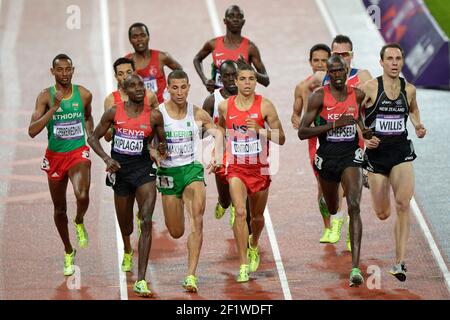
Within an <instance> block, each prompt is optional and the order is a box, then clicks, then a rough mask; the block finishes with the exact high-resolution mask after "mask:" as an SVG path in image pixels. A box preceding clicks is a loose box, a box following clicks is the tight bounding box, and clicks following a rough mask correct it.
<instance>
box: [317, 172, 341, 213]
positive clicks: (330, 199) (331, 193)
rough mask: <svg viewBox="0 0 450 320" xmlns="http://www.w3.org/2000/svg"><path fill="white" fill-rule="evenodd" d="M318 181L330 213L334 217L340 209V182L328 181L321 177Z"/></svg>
mask: <svg viewBox="0 0 450 320" xmlns="http://www.w3.org/2000/svg"><path fill="white" fill-rule="evenodd" d="M318 179H319V183H320V188H321V189H322V193H323V197H324V199H325V202H326V204H327V208H328V211H329V212H330V214H331V215H334V214H336V213H337V211H338V209H339V182H334V181H328V180H325V179H323V178H321V177H320V176H319V177H318Z"/></svg>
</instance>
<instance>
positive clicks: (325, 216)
mask: <svg viewBox="0 0 450 320" xmlns="http://www.w3.org/2000/svg"><path fill="white" fill-rule="evenodd" d="M316 181H317V203H318V204H319V211H320V213H321V216H322V219H323V225H324V227H325V228H327V229H330V228H331V225H330V220H331V217H330V214H329V212H328V208H326V212H322V211H323V209H322V208H321V204H320V202H321V201H322V198H323V192H322V189H321V188H320V183H319V178H318V177H316ZM325 206H326V204H325ZM327 213H328V214H327Z"/></svg>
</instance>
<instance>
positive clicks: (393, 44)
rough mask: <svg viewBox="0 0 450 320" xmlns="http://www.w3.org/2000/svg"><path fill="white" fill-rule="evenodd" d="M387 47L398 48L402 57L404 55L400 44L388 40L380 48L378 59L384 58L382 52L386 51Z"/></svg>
mask: <svg viewBox="0 0 450 320" xmlns="http://www.w3.org/2000/svg"><path fill="white" fill-rule="evenodd" d="M387 48H395V49H399V50H400V52H401V53H402V58H404V57H405V51H404V50H403V48H402V47H401V45H400V44H398V43H397V42H390V43H387V44H385V45H384V46H383V47H382V48H381V50H380V59H381V60H383V59H384V52H385V51H386V49H387Z"/></svg>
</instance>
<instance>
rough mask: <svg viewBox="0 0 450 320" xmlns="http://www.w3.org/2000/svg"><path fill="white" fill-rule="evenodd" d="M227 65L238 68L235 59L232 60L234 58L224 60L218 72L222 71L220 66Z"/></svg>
mask: <svg viewBox="0 0 450 320" xmlns="http://www.w3.org/2000/svg"><path fill="white" fill-rule="evenodd" d="M227 66H229V67H232V68H234V69H235V70H236V71H237V69H238V65H237V63H236V61H234V60H225V61H224V62H222V64H221V65H220V68H219V72H220V73H222V68H225V67H227Z"/></svg>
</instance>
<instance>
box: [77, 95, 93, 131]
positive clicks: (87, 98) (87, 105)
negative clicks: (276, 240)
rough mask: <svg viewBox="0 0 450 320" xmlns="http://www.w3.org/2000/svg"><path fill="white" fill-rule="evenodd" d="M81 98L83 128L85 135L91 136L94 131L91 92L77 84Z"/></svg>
mask: <svg viewBox="0 0 450 320" xmlns="http://www.w3.org/2000/svg"><path fill="white" fill-rule="evenodd" d="M78 89H79V90H80V95H81V98H82V99H83V100H84V101H83V105H84V129H85V130H86V134H87V136H88V137H89V136H91V135H92V132H93V131H94V118H93V117H92V93H91V92H90V91H89V90H87V89H86V88H84V87H82V86H78Z"/></svg>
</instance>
